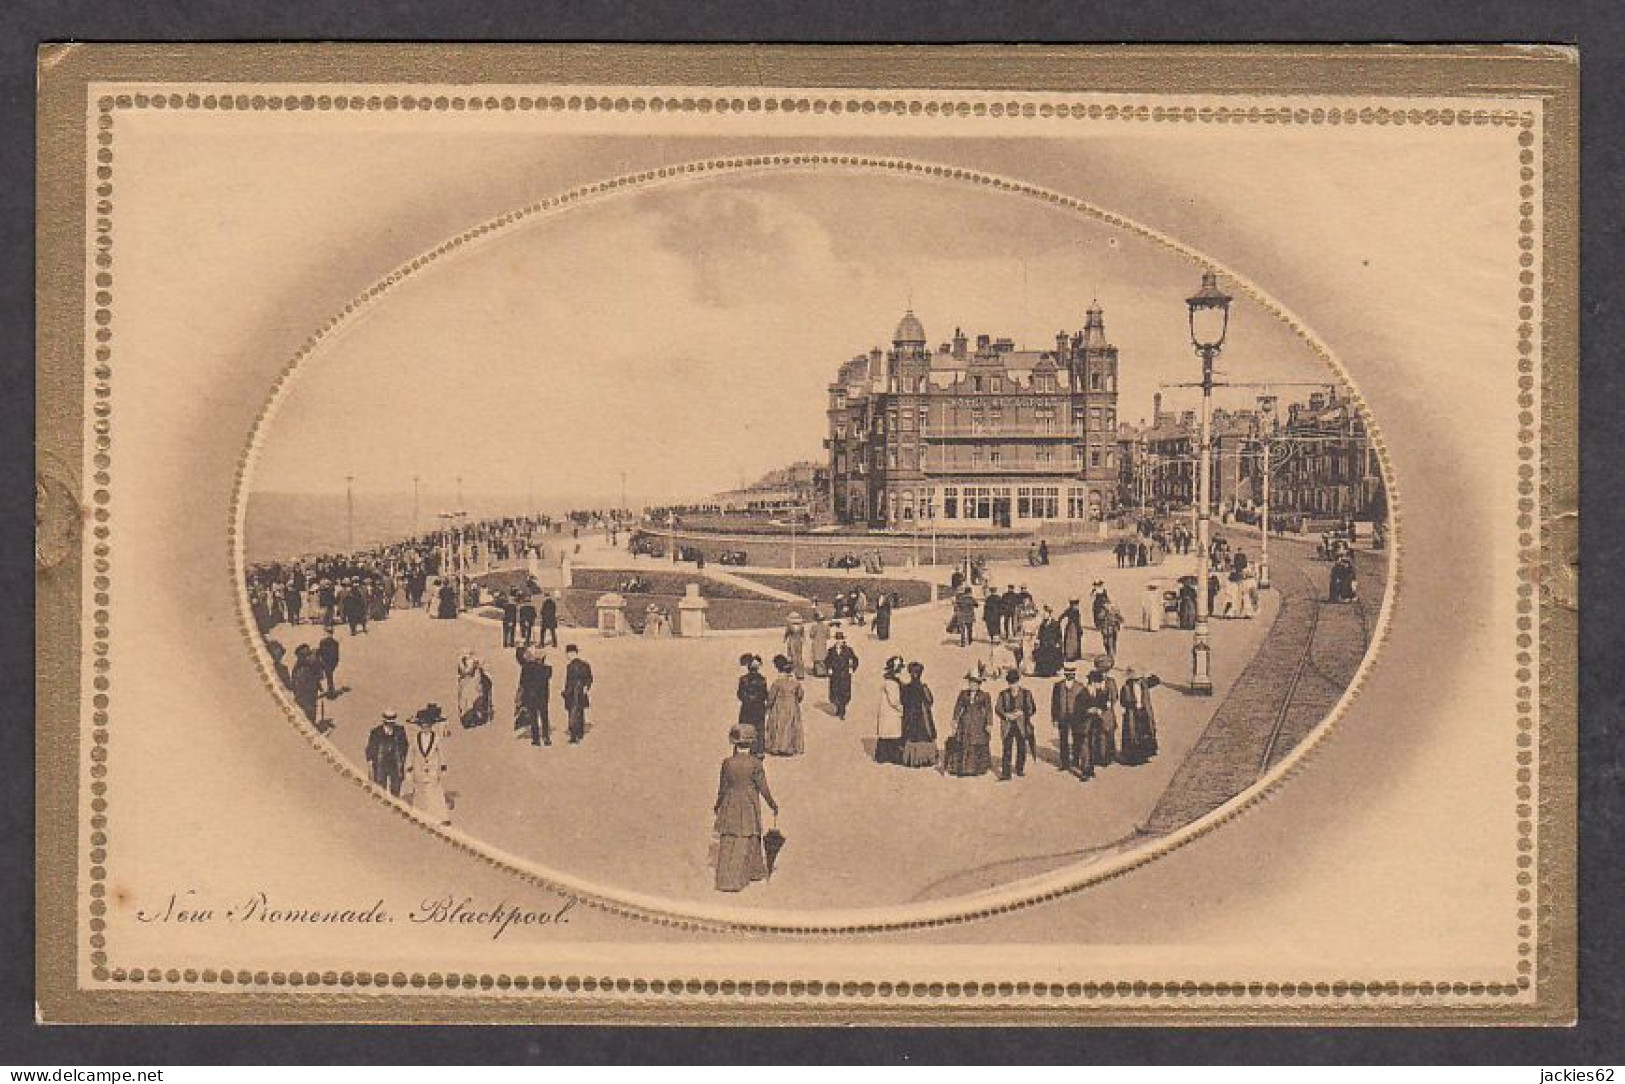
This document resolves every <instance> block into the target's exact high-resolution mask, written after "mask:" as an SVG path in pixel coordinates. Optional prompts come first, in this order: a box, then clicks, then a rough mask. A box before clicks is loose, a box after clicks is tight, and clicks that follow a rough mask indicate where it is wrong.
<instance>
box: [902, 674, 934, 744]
mask: <svg viewBox="0 0 1625 1084" xmlns="http://www.w3.org/2000/svg"><path fill="white" fill-rule="evenodd" d="M902 693H903V766H904V767H907V768H928V767H932V766H934V765H935V764H936V763H937V757H938V755H939V754H938V752H937V724H936V720H935V719H933V718H932V717H931V707H932V704H933V702H934V699H935V698H934V697H932V695H931V686H929V685H927V684H926V683H925V667H924V666H923V665H922V664H920V663H917V662H911V663H909V664H908V680H907V681H905V682H903V685H902Z"/></svg>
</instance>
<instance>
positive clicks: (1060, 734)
mask: <svg viewBox="0 0 1625 1084" xmlns="http://www.w3.org/2000/svg"><path fill="white" fill-rule="evenodd" d="M1088 696H1089V692H1088V689H1087V688H1085V687H1084V685H1083V683H1082V682H1080V681H1079V680H1078V668H1077V667H1076V666H1074V665H1073V664H1071V663H1067V664H1066V666H1065V667H1064V668H1063V669H1062V670H1061V680H1060V681H1057V682H1056V683H1055V687H1054V689H1053V690H1052V691H1051V693H1050V701H1049V713H1050V718H1051V719H1052V720H1053V721H1054V722H1055V733H1056V738H1057V740H1058V741H1059V743H1060V747H1061V763H1060V768H1061V770H1062V771H1063V772H1066V771H1071V770H1072V769H1073V768H1074V767H1076V768H1077V769H1078V772H1079V774H1081V775H1083V778H1085V779H1087V778H1089V776H1091V775H1094V774H1095V773H1094V766H1093V765H1092V764H1089V765H1088V771H1087V773H1085V771H1084V768H1085V765H1086V764H1087V762H1088V757H1089V741H1088V738H1087V735H1086V734H1085V732H1084V724H1085V718H1084V716H1085V712H1086V710H1087V704H1088Z"/></svg>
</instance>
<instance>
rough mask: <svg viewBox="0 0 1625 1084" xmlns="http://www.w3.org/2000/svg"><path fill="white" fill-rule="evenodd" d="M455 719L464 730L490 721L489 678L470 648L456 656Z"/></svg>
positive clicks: (482, 664)
mask: <svg viewBox="0 0 1625 1084" xmlns="http://www.w3.org/2000/svg"><path fill="white" fill-rule="evenodd" d="M457 719H458V721H459V722H461V723H462V724H463V728H464V729H465V730H472V729H473V728H474V727H477V726H484V725H485V724H486V723H489V722H490V721H491V678H490V675H488V674H487V673H486V672H485V663H483V662H481V661H480V659H479V657H478V656H476V655H475V654H474V650H473V649H472V648H467V647H465V648H463V652H462V654H461V655H459V656H458V657H457Z"/></svg>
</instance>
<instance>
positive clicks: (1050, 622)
mask: <svg viewBox="0 0 1625 1084" xmlns="http://www.w3.org/2000/svg"><path fill="white" fill-rule="evenodd" d="M1061 640H1062V633H1061V623H1060V622H1059V621H1057V620H1056V619H1055V614H1054V611H1052V610H1051V609H1050V608H1049V607H1048V606H1045V607H1044V619H1043V620H1042V621H1040V622H1039V623H1038V642H1037V643H1036V644H1035V645H1034V647H1033V676H1034V677H1054V676H1055V675H1056V674H1059V673H1060V672H1061V664H1062V662H1063V661H1064V659H1065V655H1066V653H1065V651H1064V650H1063V648H1062V646H1061Z"/></svg>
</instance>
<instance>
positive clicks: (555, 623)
mask: <svg viewBox="0 0 1625 1084" xmlns="http://www.w3.org/2000/svg"><path fill="white" fill-rule="evenodd" d="M541 621H542V646H543V647H547V646H548V643H547V641H548V638H549V637H551V638H552V640H553V644H552V646H553V647H558V646H559V601H558V599H556V598H554V597H553V596H552V595H546V596H544V597H543V598H542V611H541Z"/></svg>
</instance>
